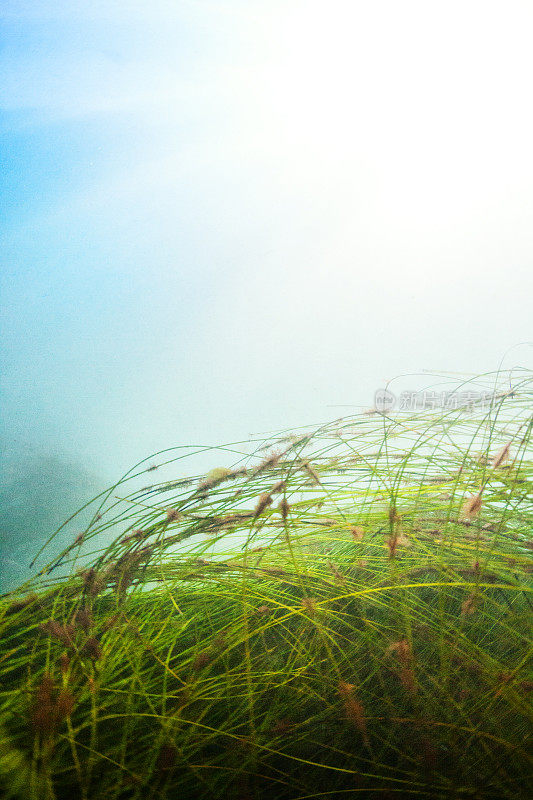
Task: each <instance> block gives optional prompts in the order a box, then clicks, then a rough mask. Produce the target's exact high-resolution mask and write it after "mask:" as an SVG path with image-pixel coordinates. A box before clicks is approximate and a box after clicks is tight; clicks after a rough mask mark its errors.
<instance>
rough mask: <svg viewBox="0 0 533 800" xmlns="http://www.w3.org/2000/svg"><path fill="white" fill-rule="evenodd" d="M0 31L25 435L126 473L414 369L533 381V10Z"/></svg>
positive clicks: (47, 23)
mask: <svg viewBox="0 0 533 800" xmlns="http://www.w3.org/2000/svg"><path fill="white" fill-rule="evenodd" d="M0 25H1V33H0V38H1V49H0V75H1V79H0V104H1V121H0V136H1V139H0V147H1V165H0V166H1V176H0V180H1V203H2V256H1V258H2V262H3V267H2V279H1V290H2V307H3V318H2V342H3V344H2V365H1V367H2V398H3V400H2V405H3V427H4V432H5V434H6V435H7V436H8V437H12V436H14V437H16V438H17V439H18V440H20V441H25V442H32V443H34V444H36V445H38V446H40V447H42V448H44V449H45V450H49V451H54V452H65V453H69V454H73V455H74V456H75V457H76V458H79V459H80V461H82V462H83V463H86V464H87V465H88V466H89V467H90V469H91V471H92V472H95V473H97V474H102V475H105V476H106V477H114V476H116V475H117V473H118V472H121V471H123V470H125V469H127V468H128V467H129V466H130V465H131V464H132V463H133V462H134V461H136V460H138V459H140V458H143V457H144V456H147V455H149V454H150V453H151V452H153V451H155V450H158V449H160V448H164V447H170V446H172V445H179V444H188V443H198V442H199V443H213V444H216V443H222V442H226V441H233V440H236V439H241V438H245V437H247V436H248V435H249V434H250V433H255V432H259V431H266V430H272V429H280V428H284V427H289V426H294V425H300V424H307V423H312V422H320V421H323V420H327V419H328V418H332V417H334V416H338V415H339V413H340V412H339V409H338V408H332V406H335V405H338V404H350V403H351V404H354V406H357V405H359V406H362V407H368V406H370V405H371V404H372V400H373V393H374V390H375V389H377V388H379V387H381V386H382V385H383V384H384V383H385V381H386V380H387V379H390V378H392V377H394V376H395V375H397V374H401V373H411V372H420V370H422V369H430V370H431V369H435V370H453V371H458V372H463V371H466V372H482V371H486V370H493V369H496V368H497V367H498V364H499V362H500V360H501V358H502V357H503V356H504V355H505V353H506V351H507V350H508V349H509V348H513V349H512V350H511V352H510V353H508V354H507V356H505V361H504V363H505V364H506V365H507V366H512V365H514V364H524V365H528V364H529V365H531V361H532V359H531V355H532V353H533V349H532V348H531V347H527V346H524V345H521V346H518V347H516V345H520V343H523V342H525V341H527V340H528V339H529V340H530V339H532V338H533V337H532V336H531V325H530V316H531V315H530V307H531V289H532V278H531V274H532V268H531V267H532V261H533V190H532V187H533V147H532V144H531V143H532V142H533V112H532V104H531V76H532V74H533V48H532V47H531V41H532V38H533V4H532V3H531V2H530V1H529V0H525V1H524V2H515V1H514V0H506V1H505V2H494V3H490V2H489V3H487V2H481V0H480V1H479V2H477V0H476V1H475V2H472V1H470V0H460V2H453V0H446V2H437V1H436V2H428V1H427V0H423V1H422V2H410V0H404V2H397V0H394V1H393V2H380V0H372V2H369V1H368V0H363V1H362V2H358V0H327V1H326V0H305V2H302V1H299V2H297V1H296V0H282V1H278V0H245V1H244V0H243V1H242V2H241V1H240V0H216V2H207V1H205V0H190V1H187V0H172V1H171V0H168V2H163V0H151V2H140V1H139V0H138V1H137V2H135V1H131V0H130V2H123V0H106V1H105V2H104V0H102V1H100V0H99V1H98V2H95V0H87V2H83V3H82V2H77V1H76V0H68V2H67V0H65V2H62V1H61V2H59V1H56V2H54V0H50V2H40V1H39V0H27V2H23V1H22V0H4V1H3V3H2V10H1V11H0ZM343 411H346V409H343Z"/></svg>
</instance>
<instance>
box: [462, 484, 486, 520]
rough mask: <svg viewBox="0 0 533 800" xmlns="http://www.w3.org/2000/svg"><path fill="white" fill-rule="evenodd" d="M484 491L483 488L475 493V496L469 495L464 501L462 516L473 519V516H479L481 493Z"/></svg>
mask: <svg viewBox="0 0 533 800" xmlns="http://www.w3.org/2000/svg"><path fill="white" fill-rule="evenodd" d="M482 493H483V489H480V491H479V492H478V493H477V494H475V495H474V496H473V497H469V498H467V499H466V500H465V502H464V503H463V508H462V516H463V518H466V519H472V517H477V515H478V514H479V512H480V511H481V495H482Z"/></svg>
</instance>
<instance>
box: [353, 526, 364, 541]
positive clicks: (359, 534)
mask: <svg viewBox="0 0 533 800" xmlns="http://www.w3.org/2000/svg"><path fill="white" fill-rule="evenodd" d="M350 533H351V534H352V539H353V540H354V542H360V541H361V540H362V539H363V536H364V535H365V529H364V528H362V527H361V526H360V525H354V526H353V528H352V529H351V531H350Z"/></svg>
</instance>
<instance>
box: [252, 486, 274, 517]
mask: <svg viewBox="0 0 533 800" xmlns="http://www.w3.org/2000/svg"><path fill="white" fill-rule="evenodd" d="M270 505H272V497H271V496H270V495H269V494H268V492H264V493H263V494H262V495H260V497H259V500H258V501H257V505H256V507H255V510H254V517H255V518H256V519H257V517H259V516H261V514H262V513H263V511H264V510H265V508H267V506H270Z"/></svg>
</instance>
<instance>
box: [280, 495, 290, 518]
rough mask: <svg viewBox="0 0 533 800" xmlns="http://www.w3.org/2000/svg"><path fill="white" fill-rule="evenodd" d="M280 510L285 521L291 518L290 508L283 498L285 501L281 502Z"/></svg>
mask: <svg viewBox="0 0 533 800" xmlns="http://www.w3.org/2000/svg"><path fill="white" fill-rule="evenodd" d="M278 508H279V512H280V514H281V518H282V519H283V521H285V520H286V519H287V517H288V516H289V511H290V506H289V504H288V503H287V500H286V499H285V498H283V500H281V501H280V503H279V505H278Z"/></svg>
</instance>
